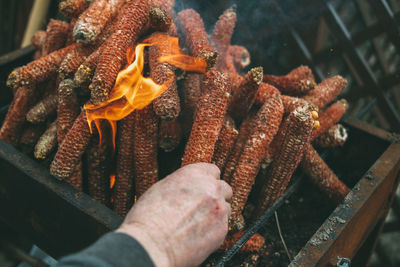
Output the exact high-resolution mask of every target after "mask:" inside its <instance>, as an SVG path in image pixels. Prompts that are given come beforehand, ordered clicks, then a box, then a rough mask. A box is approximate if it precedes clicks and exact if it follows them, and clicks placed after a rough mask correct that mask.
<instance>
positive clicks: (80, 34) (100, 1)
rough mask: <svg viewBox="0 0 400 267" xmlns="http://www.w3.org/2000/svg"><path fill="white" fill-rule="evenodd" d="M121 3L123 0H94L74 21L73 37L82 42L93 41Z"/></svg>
mask: <svg viewBox="0 0 400 267" xmlns="http://www.w3.org/2000/svg"><path fill="white" fill-rule="evenodd" d="M123 3H124V0H113V1H107V0H94V1H93V3H91V4H90V6H89V7H88V8H87V9H86V10H85V11H84V12H83V13H82V14H81V15H80V16H79V18H78V20H77V22H76V23H75V27H74V36H75V38H76V39H77V40H78V41H79V42H82V43H93V42H94V41H95V40H96V39H97V37H98V36H99V34H100V33H101V32H102V30H103V29H104V28H105V26H106V24H107V22H108V21H109V20H110V19H111V18H112V17H113V16H114V15H115V14H116V12H117V11H118V10H119V8H120V7H121V6H122V4H123Z"/></svg>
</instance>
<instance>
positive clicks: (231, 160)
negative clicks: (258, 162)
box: [222, 110, 257, 184]
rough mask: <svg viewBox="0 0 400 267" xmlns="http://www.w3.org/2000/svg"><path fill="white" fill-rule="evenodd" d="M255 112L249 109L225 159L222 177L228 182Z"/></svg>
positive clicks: (254, 118) (253, 120) (253, 119)
mask: <svg viewBox="0 0 400 267" xmlns="http://www.w3.org/2000/svg"><path fill="white" fill-rule="evenodd" d="M256 114H257V113H255V112H254V111H252V110H250V112H249V113H248V114H247V117H246V118H245V119H244V120H243V122H242V124H241V125H240V128H239V134H238V137H237V138H236V143H235V144H234V146H233V148H232V151H231V153H230V154H229V157H228V159H227V160H226V164H225V170H224V173H223V175H222V179H223V180H224V181H225V182H227V183H229V184H230V181H231V178H232V174H233V172H234V171H235V168H236V164H237V162H238V160H239V157H240V155H241V154H242V150H243V146H244V144H245V142H246V140H247V138H248V136H249V134H250V131H251V128H252V126H253V124H254V123H255V120H256V118H257V117H256Z"/></svg>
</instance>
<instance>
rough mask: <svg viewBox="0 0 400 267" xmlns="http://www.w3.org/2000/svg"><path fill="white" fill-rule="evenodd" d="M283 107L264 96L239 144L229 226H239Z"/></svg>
mask: <svg viewBox="0 0 400 267" xmlns="http://www.w3.org/2000/svg"><path fill="white" fill-rule="evenodd" d="M282 116H283V106H282V102H281V100H280V98H279V97H277V98H270V99H268V100H267V101H266V102H265V103H264V105H263V106H262V107H261V109H260V110H259V111H258V113H257V115H256V119H255V121H254V123H253V126H252V129H251V132H250V135H249V136H248V139H247V140H246V143H245V145H244V147H243V152H242V154H241V155H240V157H239V160H238V163H237V165H236V168H235V171H234V173H233V176H232V180H231V183H230V184H231V186H232V190H233V197H232V202H231V207H232V213H231V217H230V227H231V228H232V229H242V228H243V227H244V225H242V222H241V221H242V219H241V216H242V211H243V208H244V205H245V204H246V201H247V198H248V196H249V194H250V191H251V188H252V186H253V184H254V181H255V178H256V175H257V173H258V171H259V169H260V165H261V162H262V160H263V158H264V154H265V151H266V149H267V147H268V145H269V144H270V142H271V141H272V139H273V138H274V136H275V134H276V133H277V131H278V129H279V125H280V123H281V120H282Z"/></svg>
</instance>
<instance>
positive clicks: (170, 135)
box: [158, 119, 182, 152]
mask: <svg viewBox="0 0 400 267" xmlns="http://www.w3.org/2000/svg"><path fill="white" fill-rule="evenodd" d="M181 138H182V128H181V124H180V123H179V121H178V120H177V119H175V120H172V121H167V120H160V126H159V134H158V144H159V146H160V148H161V149H163V150H164V151H165V152H171V151H172V150H174V149H175V148H176V147H177V146H178V145H179V143H180V142H181Z"/></svg>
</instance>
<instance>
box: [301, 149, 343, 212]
mask: <svg viewBox="0 0 400 267" xmlns="http://www.w3.org/2000/svg"><path fill="white" fill-rule="evenodd" d="M301 167H302V169H303V170H304V172H305V173H306V174H307V176H308V177H309V178H310V179H311V181H312V182H313V183H314V184H315V185H316V186H318V188H319V189H320V190H321V191H322V192H323V193H325V194H326V195H327V196H328V197H329V199H330V200H332V202H333V203H334V204H336V205H338V204H339V203H340V202H342V201H343V199H344V198H345V196H346V195H347V194H348V193H349V192H350V189H349V188H348V187H347V186H346V185H345V184H344V183H343V182H342V181H340V180H339V178H338V177H337V176H336V175H335V174H334V173H333V171H332V170H331V169H330V168H329V166H328V165H326V163H325V161H324V160H323V159H322V158H321V157H320V156H319V155H318V152H317V151H316V150H315V149H314V148H313V147H312V145H311V144H306V148H305V150H304V156H303V160H302V161H301Z"/></svg>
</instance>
